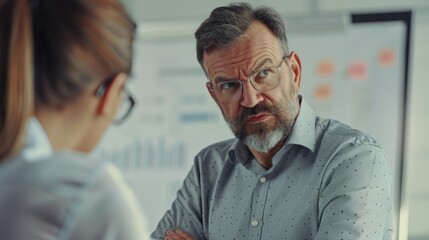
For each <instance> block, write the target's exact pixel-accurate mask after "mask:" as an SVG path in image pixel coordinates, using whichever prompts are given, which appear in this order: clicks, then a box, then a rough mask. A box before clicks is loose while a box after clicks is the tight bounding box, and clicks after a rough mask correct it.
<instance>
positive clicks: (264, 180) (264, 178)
mask: <svg viewBox="0 0 429 240" xmlns="http://www.w3.org/2000/svg"><path fill="white" fill-rule="evenodd" d="M259 181H260V182H261V183H266V182H267V178H266V177H261V178H260V179H259Z"/></svg>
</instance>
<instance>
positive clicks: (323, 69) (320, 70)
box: [316, 59, 335, 77]
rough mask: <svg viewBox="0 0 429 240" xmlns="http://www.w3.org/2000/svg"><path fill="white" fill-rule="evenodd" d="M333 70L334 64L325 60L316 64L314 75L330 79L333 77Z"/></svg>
mask: <svg viewBox="0 0 429 240" xmlns="http://www.w3.org/2000/svg"><path fill="white" fill-rule="evenodd" d="M334 70H335V66H334V62H333V61H331V60H327V59H325V60H322V61H320V62H318V63H317V67H316V74H317V76H318V77H330V76H332V75H334Z"/></svg>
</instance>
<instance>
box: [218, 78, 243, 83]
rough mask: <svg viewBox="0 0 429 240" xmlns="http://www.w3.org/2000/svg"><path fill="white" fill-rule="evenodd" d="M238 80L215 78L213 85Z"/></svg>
mask: <svg viewBox="0 0 429 240" xmlns="http://www.w3.org/2000/svg"><path fill="white" fill-rule="evenodd" d="M236 80H239V79H236V78H227V77H217V78H215V79H214V84H216V83H220V82H227V81H236Z"/></svg>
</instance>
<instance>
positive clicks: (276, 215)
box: [151, 100, 393, 240]
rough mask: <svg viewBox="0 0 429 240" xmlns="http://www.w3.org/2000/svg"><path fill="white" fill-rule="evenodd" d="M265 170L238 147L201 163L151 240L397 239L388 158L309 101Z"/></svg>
mask: <svg viewBox="0 0 429 240" xmlns="http://www.w3.org/2000/svg"><path fill="white" fill-rule="evenodd" d="M272 161H273V167H271V168H270V169H269V170H265V169H264V168H263V167H261V166H260V165H259V164H258V162H257V161H256V160H255V159H254V157H253V156H252V155H251V153H250V152H249V150H248V149H247V147H246V146H245V145H243V144H242V143H241V142H240V141H239V140H237V139H230V140H226V141H223V142H220V143H216V144H213V145H211V146H209V147H207V148H205V149H203V150H202V151H201V152H200V153H199V154H198V155H197V156H196V157H195V162H194V165H193V167H192V169H191V170H190V172H189V174H188V176H187V177H186V179H185V180H184V183H183V187H182V188H181V189H180V190H179V191H178V193H177V198H176V199H175V200H174V202H173V204H172V207H171V209H170V210H169V211H167V212H166V213H165V215H164V216H163V218H162V219H161V221H160V222H159V224H158V226H157V228H156V230H155V231H154V232H153V233H152V235H151V239H163V237H164V236H165V233H166V232H167V230H169V229H176V228H178V229H181V230H184V231H187V232H189V233H190V234H191V235H192V236H193V237H194V239H228V240H231V239H247V240H248V239H263V240H268V239H275V240H278V239H289V240H298V239H299V240H304V239H318V240H321V239H338V240H341V239H344V240H345V239H353V240H355V239H369V240H377V239H380V240H381V239H392V231H393V230H392V185H391V176H390V173H389V168H388V163H387V159H386V155H385V153H384V151H383V149H382V148H381V147H380V146H379V145H378V144H377V143H376V142H375V140H374V139H372V138H371V137H369V136H368V135H366V134H364V133H362V132H360V131H357V130H354V129H351V128H350V127H348V126H346V125H344V124H342V123H340V122H338V121H334V120H330V119H323V118H320V117H318V116H316V115H315V114H314V112H313V111H312V110H311V108H310V107H309V106H308V105H307V104H306V102H305V101H304V100H302V103H301V110H300V113H299V116H298V118H297V121H296V123H295V126H294V128H293V131H292V133H291V135H290V138H289V140H288V141H287V142H286V143H285V145H284V146H283V147H282V149H281V150H280V151H279V152H278V153H277V154H276V155H275V156H274V157H273V159H272Z"/></svg>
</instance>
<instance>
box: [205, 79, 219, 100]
mask: <svg viewBox="0 0 429 240" xmlns="http://www.w3.org/2000/svg"><path fill="white" fill-rule="evenodd" d="M206 88H207V91H209V93H210V96H212V99H213V100H214V101H215V102H217V100H216V96H215V94H214V91H212V90H211V89H212V88H211V83H210V82H206Z"/></svg>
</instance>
